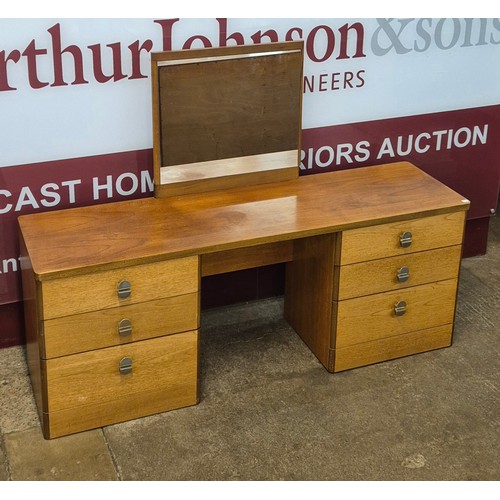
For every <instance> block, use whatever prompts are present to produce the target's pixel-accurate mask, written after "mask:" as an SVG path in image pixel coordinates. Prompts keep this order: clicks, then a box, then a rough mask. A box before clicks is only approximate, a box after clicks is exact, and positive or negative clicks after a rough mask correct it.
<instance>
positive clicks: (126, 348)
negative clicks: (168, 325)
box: [43, 331, 198, 437]
mask: <svg viewBox="0 0 500 500" xmlns="http://www.w3.org/2000/svg"><path fill="white" fill-rule="evenodd" d="M126 358H129V359H130V360H131V372H130V373H121V372H120V362H122V363H123V360H124V359H126ZM43 367H44V369H45V372H46V380H47V407H46V411H47V413H48V416H49V423H50V426H51V427H52V428H54V426H56V427H59V430H58V431H57V432H56V431H55V430H54V429H53V432H51V434H52V437H54V436H53V435H54V433H56V434H60V433H61V432H62V433H69V432H76V431H75V430H74V429H78V428H80V427H81V426H83V428H88V429H90V428H94V427H101V426H103V425H108V424H110V423H116V422H119V421H123V420H128V419H130V418H137V417H139V416H144V415H148V414H152V413H157V412H161V411H167V410H168V409H172V408H173V407H181V406H188V405H191V404H195V403H196V401H197V379H198V331H191V332H186V333H179V334H177V335H170V336H166V337H160V338H156V339H151V340H144V341H142V342H134V343H132V344H128V345H123V346H117V347H110V348H107V349H100V350H97V351H90V352H85V353H82V354H74V355H71V356H64V357H62V358H56V359H49V360H46V361H44V362H43ZM72 416H73V417H74V418H73V417H72ZM70 417H71V418H70ZM56 422H57V425H56V424H55V423H56Z"/></svg>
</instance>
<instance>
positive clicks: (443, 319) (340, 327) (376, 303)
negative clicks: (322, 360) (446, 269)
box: [335, 279, 458, 348]
mask: <svg viewBox="0 0 500 500" xmlns="http://www.w3.org/2000/svg"><path fill="white" fill-rule="evenodd" d="M457 281H458V280H457V279H451V280H446V281H439V282H437V283H429V284H426V285H420V286H415V287H411V288H406V289H404V290H396V291H391V292H385V293H379V294H375V295H367V296H365V297H359V298H355V299H349V300H342V301H340V302H338V316H337V329H336V336H335V347H336V348H340V347H346V346H348V345H354V344H360V343H362V342H369V341H371V340H378V339H380V338H385V337H391V336H394V335H399V334H402V333H409V332H411V331H416V330H424V329H426V328H432V327H435V326H440V325H445V324H451V323H453V319H454V315H455V297H456V291H457ZM399 301H405V302H406V304H407V311H406V313H405V314H404V315H402V316H396V315H395V314H394V304H396V303H397V302H399Z"/></svg>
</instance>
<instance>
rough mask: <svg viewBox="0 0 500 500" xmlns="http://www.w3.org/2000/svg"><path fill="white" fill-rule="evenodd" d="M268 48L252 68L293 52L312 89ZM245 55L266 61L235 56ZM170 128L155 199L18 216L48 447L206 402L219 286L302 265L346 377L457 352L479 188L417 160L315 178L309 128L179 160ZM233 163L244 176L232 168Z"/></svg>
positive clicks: (298, 324)
mask: <svg viewBox="0 0 500 500" xmlns="http://www.w3.org/2000/svg"><path fill="white" fill-rule="evenodd" d="M269 45H270V46H271V47H270V46H263V47H262V49H263V50H264V51H268V52H269V54H265V55H258V56H257V57H256V59H258V65H259V68H257V69H256V68H250V70H252V71H255V73H259V71H262V67H260V65H262V64H264V65H265V64H266V60H267V59H268V58H271V59H274V60H273V61H272V64H271V66H273V68H275V69H276V67H277V66H280V64H276V59H275V58H276V57H279V58H282V57H283V58H285V59H286V56H287V55H289V54H287V51H288V50H291V51H292V52H291V54H292V64H291V67H292V73H293V75H294V76H293V77H291V79H290V80H289V81H288V83H287V85H288V86H290V85H292V83H293V85H295V84H296V83H297V81H296V80H297V79H298V80H300V79H301V76H302V73H301V71H302V62H301V61H302V59H301V58H302V45H301V44H299V43H296V42H294V43H292V44H291V45H290V44H269ZM227 49H228V50H227V51H224V50H222V49H213V51H211V50H210V49H206V50H207V51H208V52H205V51H184V52H183V53H182V58H184V59H186V58H187V59H193V60H194V62H190V63H186V62H184V63H183V64H182V67H183V68H184V69H185V68H187V67H188V66H189V65H193V68H194V66H198V65H203V64H206V62H205V61H203V60H201V61H200V58H201V59H202V58H203V57H205V55H206V54H208V56H207V57H209V59H210V61H209V62H208V64H212V63H214V62H215V63H216V65H218V64H219V63H220V62H221V61H219V60H218V59H217V57H219V56H220V55H221V54H222V55H223V56H234V55H237V53H238V52H237V51H238V49H237V48H227ZM240 49H241V48H240ZM252 49H253V51H250V50H248V48H245V50H244V52H243V53H244V54H245V55H247V54H253V53H254V52H255V51H256V50H257V49H256V48H255V47H252ZM297 50H298V52H296V51H297ZM245 51H246V52H245ZM188 52H189V54H190V57H189V58H188V57H187V56H188ZM193 52H195V53H194V54H193ZM197 52H200V53H197ZM277 52H279V54H276V53H277ZM297 54H298V55H299V56H300V64H297V61H296V60H295V59H296V57H297ZM164 57H166V58H167V59H166V60H167V61H174V60H175V58H176V54H174V53H169V54H158V55H154V57H153V72H152V73H153V115H154V116H156V118H155V120H156V121H158V119H159V117H160V118H161V114H160V115H159V114H158V109H159V102H160V101H161V102H165V96H162V95H161V89H158V87H157V85H158V83H159V82H160V81H161V77H160V76H159V73H161V71H162V70H163V69H160V68H167V71H168V70H170V69H172V68H175V71H178V70H179V68H177V67H175V65H174V64H173V63H172V64H170V65H166V66H160V67H156V69H155V65H157V62H158V61H163V60H164V59H163V58H164ZM212 58H214V59H212ZM235 60H236V61H239V62H242V61H244V62H245V63H248V64H250V65H252V64H253V63H254V62H255V61H253V57H250V56H248V57H245V58H243V59H241V60H240V59H238V58H237V57H236V58H229V59H223V60H222V62H224V64H225V63H226V62H227V63H230V62H234V61H235ZM281 62H282V63H283V68H288V67H289V66H288V64H289V63H288V62H287V61H281ZM230 66H231V65H230V64H228V68H229V67H230ZM193 68H188V69H189V71H191V70H192V69H193ZM194 69H195V70H196V71H197V70H198V69H199V68H194ZM217 70H219V66H217ZM239 71H240V72H241V71H242V68H240V69H239ZM177 76H178V75H176V76H175V78H177ZM183 78H184V75H183ZM219 83H220V82H219ZM261 83H262V82H261ZM231 85H233V84H231ZM259 85H260V84H259ZM268 86H269V82H268V81H266V82H265V85H264V87H266V91H265V94H266V92H268V88H267V87H268ZM230 87H231V86H230ZM231 88H233V87H231ZM296 91H297V92H299V94H300V86H299V87H298V88H297V89H296ZM257 97H258V92H257V93H255V94H254V95H253V97H252V99H253V100H255V99H256V98H257ZM202 99H206V96H204V97H202ZM264 101H265V103H266V104H265V107H266V106H268V105H269V103H270V102H272V99H271V100H269V97H268V96H267V94H266V95H265V97H264ZM278 101H279V100H278ZM167 102H168V100H167ZM294 102H295V103H296V105H300V97H298V98H296V99H295V101H294ZM240 105H241V103H239V104H238V107H239V106H240ZM282 105H283V103H278V106H282ZM165 106H166V104H165ZM218 106H219V107H220V104H219V105H218ZM183 109H184V111H183V112H182V113H185V107H183ZM266 110H267V108H266ZM266 112H269V110H267V111H266ZM278 112H280V111H279V110H278ZM252 113H256V109H253V110H252ZM265 114H266V113H262V116H265ZM293 114H294V116H295V118H296V119H299V118H300V112H297V110H295V111H294V112H293ZM191 119H194V118H191ZM265 120H267V118H265ZM160 121H161V122H162V123H160V124H158V123H156V125H155V142H154V157H155V183H156V184H155V197H153V198H145V199H140V200H133V201H123V202H116V203H110V204H105V205H99V206H97V205H94V206H90V207H82V208H75V209H69V210H61V211H54V212H50V213H40V214H34V215H29V216H23V217H20V218H19V224H20V244H21V265H22V277H23V290H24V298H25V317H26V335H27V353H28V365H29V370H30V375H31V379H32V384H33V389H34V393H35V397H36V401H37V405H38V409H39V413H40V419H41V423H42V428H43V432H44V436H45V437H46V438H48V439H49V438H55V437H58V436H63V435H67V434H71V433H75V432H80V431H83V430H87V429H91V428H95V427H101V426H105V425H110V424H113V423H117V422H121V421H124V420H129V419H133V418H138V417H141V416H145V415H150V414H153V413H158V412H163V411H167V410H172V409H176V408H182V407H185V406H189V405H194V404H196V403H197V402H198V377H199V342H198V338H199V334H200V332H199V328H200V281H201V277H203V276H209V275H213V274H219V273H225V272H229V271H234V270H239V269H246V268H250V267H257V266H263V265H269V264H273V263H282V262H286V263H287V264H286V265H287V271H286V285H285V299H284V300H285V318H286V319H287V321H288V322H289V323H290V325H291V326H292V327H293V328H294V329H295V331H296V332H297V333H298V334H299V335H300V337H301V338H302V339H303V341H304V342H305V344H306V345H307V346H308V347H309V348H310V350H311V351H312V352H313V353H314V355H315V356H316V357H317V358H318V360H319V361H320V362H321V364H322V365H323V366H324V367H325V368H326V369H327V370H328V371H330V372H339V371H343V370H348V369H351V368H355V367H360V366H364V365H367V364H371V363H377V362H380V361H385V360H390V359H394V358H397V357H401V356H406V355H411V354H416V353H420V352H424V351H428V350H431V349H437V348H441V347H446V346H449V345H451V342H452V332H453V321H454V313H455V304H456V293H457V281H458V275H459V268H460V258H461V246H462V238H463V229H464V223H465V215H466V211H467V209H468V207H469V202H468V201H467V200H464V199H463V198H462V196H460V195H459V194H457V193H455V192H454V191H452V190H451V189H449V188H448V187H446V186H444V185H443V184H441V183H440V182H438V181H437V180H435V179H433V178H432V177H430V176H429V175H427V174H426V173H424V172H422V171H421V170H419V169H418V168H417V167H415V166H413V165H411V164H409V163H404V162H401V163H393V164H387V165H380V166H373V167H364V168H357V169H352V170H343V171H338V172H331V173H323V174H319V175H310V176H304V177H299V176H298V161H299V160H298V152H299V151H300V139H299V137H300V127H298V128H297V123H295V124H293V126H292V129H293V130H295V131H296V132H297V134H296V140H295V141H293V140H291V139H290V138H291V136H292V133H291V132H288V131H282V132H280V137H285V136H286V137H287V139H286V141H285V146H284V148H280V147H277V145H278V146H279V144H280V140H281V139H280V140H278V139H276V138H273V139H272V140H270V141H269V142H268V143H267V144H266V147H265V148H264V149H263V150H262V151H260V152H259V151H256V150H254V149H249V150H246V149H241V150H238V151H234V150H233V151H231V152H229V153H227V152H224V153H222V154H220V157H218V156H219V153H220V152H221V151H222V150H223V148H221V147H219V146H220V144H219V146H218V147H217V148H215V149H213V151H216V153H215V157H213V154H212V153H211V154H207V155H200V156H197V157H192V158H188V157H187V156H179V157H178V158H175V159H169V160H168V161H167V162H165V161H164V157H165V155H166V154H167V151H169V150H170V149H171V148H172V147H173V146H175V143H173V144H170V145H167V144H165V143H163V144H162V140H163V135H165V133H166V132H165V131H166V130H168V126H166V125H165V124H163V120H161V119H160ZM222 121H223V122H224V120H222ZM200 123H201V120H200ZM177 126H178V125H175V127H174V129H175V128H176V127H177ZM162 127H166V128H163V129H162ZM221 127H222V128H224V127H226V128H227V125H226V124H223V125H221ZM180 128H182V127H180ZM201 128H203V126H201ZM264 128H265V127H264ZM252 129H253V127H252ZM158 130H160V132H158ZM162 130H163V132H162ZM201 133H202V132H200V134H201ZM224 133H225V132H224ZM264 135H266V136H268V134H267V133H266V134H264ZM203 140H206V141H207V144H209V143H210V140H208V139H207V138H205V139H203ZM217 141H219V138H218V139H217ZM254 142H255V143H256V144H257V143H258V139H255V141H254ZM252 148H254V146H252ZM202 149H203V148H202ZM205 149H206V150H207V149H210V148H205ZM227 154H229V155H230V156H228V157H226V155H227ZM231 155H232V156H231ZM169 158H172V157H169ZM230 158H233V159H234V163H235V164H237V165H239V166H242V168H241V170H239V169H238V168H236V167H234V165H233V167H230V168H229V170H230V173H229V175H226V170H225V169H224V168H222V169H219V167H220V166H221V165H222V166H224V165H230V164H231V163H232V161H231V159H230ZM254 160H256V161H254ZM290 162H292V166H293V165H294V166H295V169H293V168H290ZM193 164H194V166H193ZM180 165H185V167H184V166H183V167H180ZM214 165H215V167H214ZM252 165H254V166H255V165H257V168H255V169H253V167H252ZM191 167H192V168H191ZM211 167H214V168H211ZM169 168H173V170H172V171H171V172H170V171H169V170H168V169H169ZM184 168H186V169H187V170H190V172H189V173H188V174H186V175H185V176H184V174H183V173H181V170H182V171H183V172H184ZM231 168H233V170H231ZM162 169H163V171H164V172H166V175H165V176H163V180H162V175H161V171H162ZM276 171H277V173H276ZM214 172H215V174H214ZM263 172H264V175H262V173H263ZM273 172H274V173H275V174H276V175H277V178H273ZM214 179H215V180H214ZM217 179H219V181H220V187H218V184H217V182H218V181H217Z"/></svg>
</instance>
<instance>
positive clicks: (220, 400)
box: [105, 310, 500, 480]
mask: <svg viewBox="0 0 500 500" xmlns="http://www.w3.org/2000/svg"><path fill="white" fill-rule="evenodd" d="M260 321H261V320H259V319H258V315H254V316H253V317H252V318H249V319H248V320H247V321H246V322H241V323H232V322H231V321H230V320H228V321H226V323H225V324H224V325H222V326H213V327H208V328H206V329H205V331H204V332H203V335H202V358H201V361H202V366H203V369H202V380H203V384H202V391H201V402H200V404H199V405H198V406H196V407H192V408H187V409H182V410H178V411H175V412H170V413H165V414H162V415H158V416H155V417H151V418H148V419H140V420H136V421H133V422H128V423H125V424H119V425H115V426H111V427H108V428H106V429H105V434H106V437H107V439H108V442H109V443H110V446H111V448H112V449H113V453H114V456H115V460H116V462H117V464H118V466H119V468H120V472H121V475H122V477H123V478H124V479H131V480H132V479H135V480H137V479H153V480H461V479H463V480H466V479H467V480H468V479H470V480H500V472H499V471H500V469H499V468H498V467H497V466H496V464H497V463H498V461H499V458H500V456H499V450H500V438H499V435H500V433H499V430H500V429H499V423H498V414H499V409H500V400H499V398H498V395H497V394H496V393H495V392H494V390H493V389H492V388H491V387H489V386H488V384H487V383H485V375H484V374H483V375H481V372H477V374H476V375H475V376H472V375H470V374H463V373H462V372H464V371H465V370H471V369H472V370H474V366H473V365H474V363H473V362H472V361H471V360H470V359H469V358H468V354H467V353H469V355H473V354H472V353H474V352H475V348H474V344H475V343H477V342H478V341H479V339H478V338H477V337H474V336H470V335H467V332H464V333H463V339H462V344H464V346H465V348H464V349H462V350H460V349H458V348H456V347H455V346H453V347H451V348H448V349H440V350H436V351H432V352H429V353H424V354H420V355H418V356H411V357H407V358H402V359H400V360H395V361H392V362H390V363H380V364H378V365H373V366H370V367H365V368H363V369H358V370H351V371H348V372H344V373H341V374H337V375H334V376H332V375H331V374H328V373H327V372H326V371H325V370H324V369H323V368H322V367H321V366H320V365H319V363H318V362H317V360H316V359H315V358H314V356H311V354H310V352H309V351H308V349H307V348H306V347H305V346H304V345H303V343H302V342H301V341H300V339H299V338H298V337H297V336H296V334H295V333H294V332H293V331H292V330H291V328H289V327H288V326H287V325H286V323H284V322H283V320H282V319H281V317H280V313H279V311H278V310H276V311H275V313H273V314H269V315H267V316H266V317H265V319H262V321H263V324H260ZM461 374H462V375H461ZM154 457H162V460H158V459H155V458H154Z"/></svg>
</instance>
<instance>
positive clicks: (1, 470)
mask: <svg viewBox="0 0 500 500" xmlns="http://www.w3.org/2000/svg"><path fill="white" fill-rule="evenodd" d="M7 479H9V470H8V465H7V456H6V454H5V450H4V443H3V438H2V436H1V435H0V481H7Z"/></svg>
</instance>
